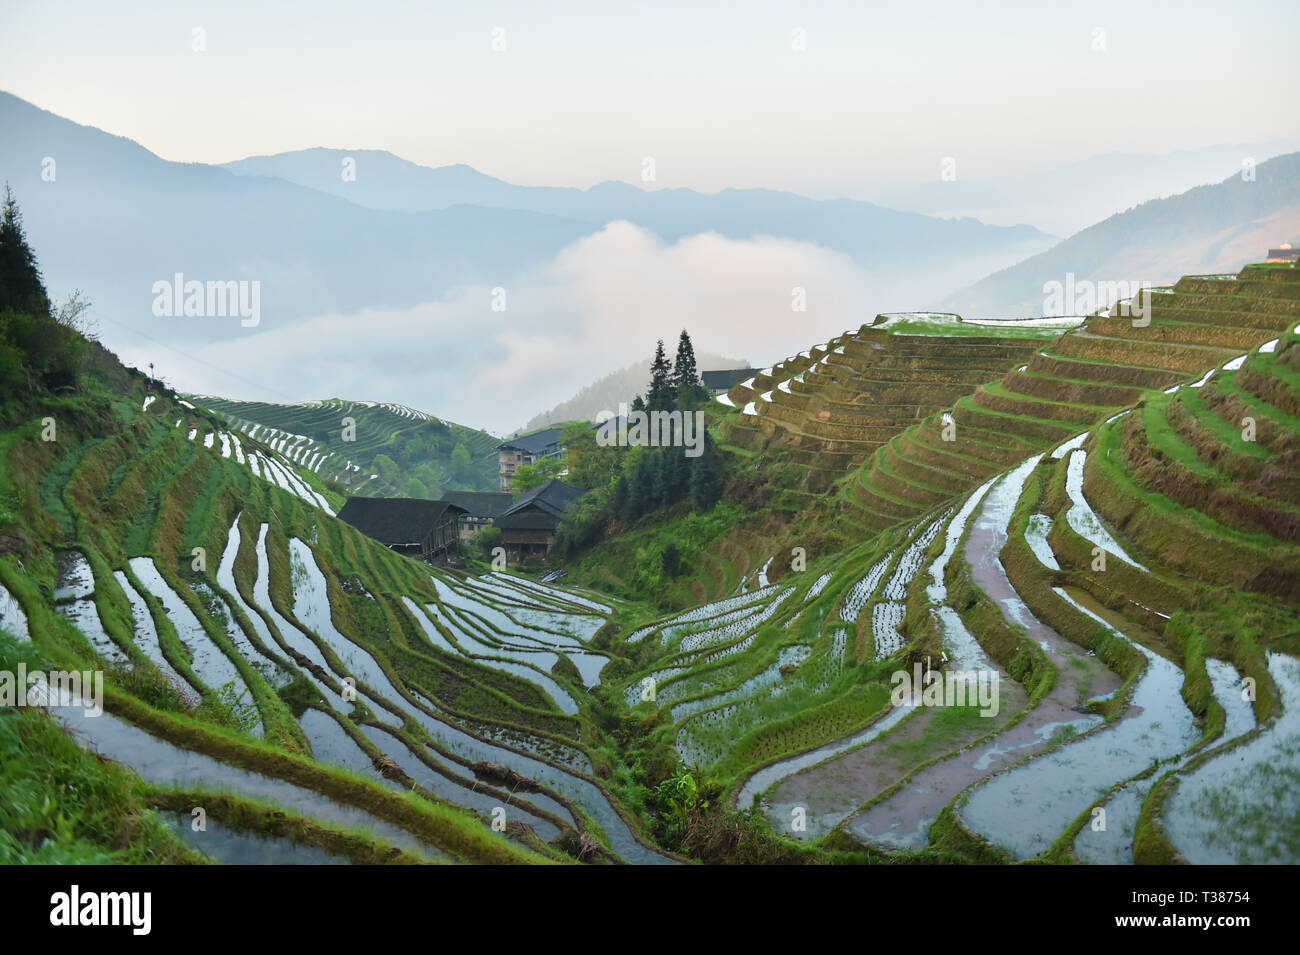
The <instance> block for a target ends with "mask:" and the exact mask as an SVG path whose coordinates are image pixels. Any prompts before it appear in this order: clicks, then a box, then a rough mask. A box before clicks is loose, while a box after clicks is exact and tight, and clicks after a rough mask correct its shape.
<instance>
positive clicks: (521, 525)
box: [492, 511, 560, 531]
mask: <svg viewBox="0 0 1300 955" xmlns="http://www.w3.org/2000/svg"><path fill="white" fill-rule="evenodd" d="M492 523H494V524H495V525H496V526H497V527H499V528H501V530H503V531H553V530H555V528H557V527H559V526H560V519H559V518H558V517H555V516H554V515H553V514H547V513H545V512H543V511H524V512H523V513H522V514H509V515H507V516H505V517H498V518H497V519H496V520H495V521H493V522H492Z"/></svg>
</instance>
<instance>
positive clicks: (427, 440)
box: [188, 395, 500, 498]
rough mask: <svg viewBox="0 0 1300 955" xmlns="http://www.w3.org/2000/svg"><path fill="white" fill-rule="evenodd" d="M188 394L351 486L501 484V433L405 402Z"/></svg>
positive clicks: (398, 491) (405, 488)
mask: <svg viewBox="0 0 1300 955" xmlns="http://www.w3.org/2000/svg"><path fill="white" fill-rule="evenodd" d="M188 397H189V399H190V400H192V401H194V402H196V403H198V404H201V405H203V406H205V407H207V408H210V409H212V410H213V411H216V412H218V413H219V414H221V415H224V416H225V417H226V418H227V420H228V421H229V422H230V424H231V426H232V427H233V428H234V429H235V430H236V431H238V432H239V433H240V434H243V435H248V436H250V437H254V438H256V439H258V440H260V441H263V442H265V443H266V444H268V445H270V446H271V447H273V448H275V449H276V450H277V451H279V452H280V453H281V454H283V455H284V456H285V457H286V458H288V459H289V460H290V461H292V462H293V463H294V464H296V465H298V466H299V467H300V468H304V469H306V470H309V471H311V472H313V473H314V474H317V475H319V476H320V477H321V478H322V479H324V480H325V481H329V482H335V483H337V484H338V485H339V488H340V489H341V490H346V491H347V492H348V493H353V492H357V493H361V494H365V495H367V496H370V497H394V496H396V497H430V498H437V497H438V496H439V494H441V492H442V491H444V490H468V491H495V490H497V489H498V487H499V479H498V476H497V454H496V446H497V444H499V443H500V442H499V441H498V440H497V439H496V438H494V437H492V435H490V434H488V433H487V432H485V431H476V430H475V429H473V428H467V427H465V426H464V425H459V424H453V423H452V422H449V421H441V420H439V419H438V418H434V417H433V416H431V415H428V414H426V413H425V412H423V411H417V410H415V409H414V408H408V407H406V406H405V405H398V404H390V403H386V402H376V401H345V400H342V399H340V398H331V399H327V400H324V401H306V402H301V403H299V404H294V405H281V404H267V403H265V402H259V401H233V400H231V399H228V398H221V397H217V396H215V395H189V396H188ZM412 480H414V481H416V482H418V484H414V485H413V484H412V483H411V482H412Z"/></svg>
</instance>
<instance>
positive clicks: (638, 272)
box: [110, 222, 874, 434]
mask: <svg viewBox="0 0 1300 955" xmlns="http://www.w3.org/2000/svg"><path fill="white" fill-rule="evenodd" d="M796 289H802V290H803V293H802V294H803V297H804V302H805V310H803V311H798V310H795V308H794V307H792V304H793V303H795V302H796V299H797V298H798V296H799V293H798V292H797V291H796ZM872 291H873V286H872V281H871V280H870V279H869V278H868V276H867V275H866V274H865V273H864V272H863V271H862V270H861V269H859V268H858V267H857V266H856V265H855V264H854V263H853V262H852V261H850V260H849V259H848V258H847V257H846V256H843V255H840V254H839V253H836V252H833V251H830V250H828V249H825V248H822V247H820V246H816V245H812V244H809V243H805V242H795V241H789V240H785V239H774V238H768V237H758V238H755V239H752V240H735V239H728V238H725V237H722V236H719V235H717V234H715V233H705V234H700V235H695V236H690V237H688V238H685V239H682V240H680V241H678V242H675V243H665V242H663V241H662V240H660V239H659V238H657V237H656V236H654V235H653V234H652V233H649V232H647V231H646V230H644V229H641V228H639V227H637V226H635V225H632V224H630V223H627V222H614V223H611V224H609V225H607V226H606V227H605V228H603V229H601V230H600V231H599V232H596V233H593V234H592V235H590V236H587V237H586V238H583V239H581V240H579V241H578V242H575V243H573V244H572V245H570V246H568V247H566V248H565V249H563V250H562V251H561V252H560V253H559V254H558V255H557V256H556V257H555V258H554V259H553V260H551V261H550V262H548V263H547V264H546V265H545V266H543V267H540V268H537V269H534V270H531V271H529V272H527V273H524V274H522V275H520V276H518V277H517V278H516V279H514V280H513V281H512V282H510V283H509V284H508V285H505V286H501V287H497V288H495V289H494V288H493V287H489V286H486V285H482V286H480V285H472V286H462V287H458V288H456V289H454V290H452V291H451V292H449V293H448V294H447V295H445V296H443V297H442V298H441V299H439V300H436V301H432V302H430V303H428V304H425V305H419V306H416V307H412V308H374V309H363V310H362V311H360V312H356V313H350V314H346V315H343V314H332V313H326V314H322V315H319V316H316V317H314V318H310V319H307V320H299V321H295V322H293V323H292V324H291V325H285V326H282V327H277V326H276V325H275V323H274V321H273V320H271V319H267V320H264V321H263V322H262V325H261V326H260V327H258V328H251V329H246V330H243V333H242V334H238V335H236V337H232V338H229V339H226V340H222V341H219V342H214V343H211V344H208V345H205V346H202V347H201V350H199V349H195V348H194V347H193V346H186V347H185V348H184V349H183V350H184V351H185V352H186V354H185V355H180V354H178V353H165V354H164V353H162V352H160V351H159V350H158V349H153V348H150V349H142V348H139V347H135V346H131V347H122V348H120V352H121V354H122V356H123V358H124V359H125V360H127V361H129V362H132V363H134V364H136V365H139V366H141V367H143V366H144V365H146V364H147V363H148V362H149V361H155V362H157V363H158V366H159V367H158V372H159V374H161V375H162V376H163V377H164V378H165V379H166V380H167V381H168V382H169V383H170V384H172V385H173V386H174V387H176V388H178V389H180V390H183V391H193V392H198V393H208V394H219V395H223V396H225V397H231V398H243V399H248V400H262V401H279V402H286V401H300V400H304V399H308V398H326V397H343V398H357V399H370V400H380V401H397V402H401V403H404V404H408V405H411V406H413V407H416V408H419V409H421V410H423V411H428V412H430V413H431V414H434V415H437V416H439V417H444V418H447V419H450V420H452V421H457V422H460V423H462V424H467V425H471V426H474V427H479V428H484V429H486V430H490V431H493V432H495V433H498V434H503V433H506V432H508V431H510V430H512V429H514V428H516V427H518V426H519V425H521V424H522V423H523V422H524V421H527V420H528V419H529V418H530V417H532V416H533V415H534V414H536V413H537V412H538V411H539V410H541V409H544V408H548V407H551V406H553V405H555V404H557V403H558V402H560V401H563V400H564V399H566V398H568V397H570V396H571V395H572V394H574V393H575V392H576V391H577V390H579V389H580V388H581V387H582V386H584V385H586V384H588V383H590V382H592V381H594V380H595V379H597V378H599V377H600V376H602V375H604V374H606V373H607V372H609V371H611V370H613V369H616V368H620V367H622V366H624V365H626V364H628V363H629V362H631V361H635V360H637V359H641V358H645V357H647V356H648V355H649V354H651V353H652V351H653V349H654V345H655V340H656V339H658V338H662V339H664V342H665V345H666V347H667V348H668V350H669V355H670V357H671V355H672V353H673V351H674V349H675V347H676V342H677V336H678V334H679V333H680V332H681V329H682V328H686V329H687V330H688V331H689V332H690V334H691V338H692V340H693V341H694V343H695V346H696V348H697V349H699V350H701V351H713V352H720V353H723V354H745V355H750V356H752V357H753V358H754V360H755V361H771V360H779V359H781V358H783V357H785V356H787V355H791V354H793V353H794V352H796V351H798V350H800V349H804V348H807V347H809V345H811V344H813V343H815V342H818V341H824V340H826V339H827V338H829V337H831V336H833V335H836V334H838V333H839V332H841V331H843V330H844V329H846V328H851V327H857V326H858V325H860V324H861V323H862V322H864V321H866V320H868V319H869V318H870V316H871V315H872V314H874V312H873V311H872V310H871V303H872V300H873V295H872ZM494 303H495V304H497V305H498V307H500V306H501V305H504V310H500V311H496V310H494V309H493V305H494ZM110 344H112V343H110ZM164 358H165V361H166V365H164V363H163V360H162V359H164Z"/></svg>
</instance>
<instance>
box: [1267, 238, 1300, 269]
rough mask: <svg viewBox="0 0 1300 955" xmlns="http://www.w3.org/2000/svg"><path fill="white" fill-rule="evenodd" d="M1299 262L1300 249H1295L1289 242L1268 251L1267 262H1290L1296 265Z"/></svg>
mask: <svg viewBox="0 0 1300 955" xmlns="http://www.w3.org/2000/svg"><path fill="white" fill-rule="evenodd" d="M1297 260H1300V249H1293V248H1291V244H1290V243H1289V242H1283V243H1282V245H1281V246H1280V247H1278V248H1276V249H1269V250H1268V259H1267V260H1266V261H1269V262H1290V263H1291V264H1292V265H1294V264H1295V263H1296V261H1297Z"/></svg>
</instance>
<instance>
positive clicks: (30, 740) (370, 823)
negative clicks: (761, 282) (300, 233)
mask: <svg viewBox="0 0 1300 955" xmlns="http://www.w3.org/2000/svg"><path fill="white" fill-rule="evenodd" d="M0 239H4V240H5V241H9V242H12V241H13V232H12V230H10V231H9V232H6V233H5V234H4V235H0ZM14 261H16V260H15V259H12V258H7V259H0V264H5V265H6V267H7V268H11V267H12V262H14ZM12 270H13V271H14V274H16V275H17V276H18V278H19V280H20V281H17V282H15V281H14V280H13V277H12V276H11V275H9V274H7V273H6V274H5V275H0V278H4V279H5V282H4V283H0V292H2V293H3V294H4V295H5V296H6V298H4V299H0V345H3V350H2V351H0V354H3V355H4V356H5V360H4V363H3V364H0V461H2V462H3V465H2V466H0V674H12V673H15V672H16V671H17V669H18V667H19V665H20V664H21V665H22V666H24V667H25V668H26V669H27V670H28V671H33V670H40V671H42V672H59V671H64V672H67V671H81V670H89V671H92V672H98V673H101V674H102V675H103V682H104V687H103V690H104V692H103V706H104V711H105V712H104V713H103V714H102V715H99V716H89V715H87V714H86V712H85V709H86V707H85V704H86V703H87V702H90V700H88V699H87V697H88V696H90V697H91V699H93V694H88V693H87V692H86V690H85V688H84V687H83V688H81V689H79V690H78V689H76V688H74V687H70V686H67V685H63V686H62V689H61V690H59V692H56V693H54V694H53V699H52V700H46V701H45V704H46V705H18V704H17V703H16V702H13V701H11V700H8V699H3V698H0V755H3V759H4V773H3V774H0V796H2V797H3V798H0V834H2V835H3V838H2V839H0V862H43V863H54V862H128V863H150V862H154V863H158V862H202V861H208V860H215V861H223V856H222V853H223V851H225V850H224V849H223V848H222V847H221V846H222V845H223V843H217V842H214V841H205V840H204V838H203V837H202V835H201V834H196V833H194V832H193V831H192V830H191V829H190V828H189V827H188V826H187V825H185V824H184V822H185V820H187V819H188V818H189V817H190V815H191V814H192V813H193V811H194V809H195V808H202V809H203V810H204V812H205V813H206V814H207V815H208V816H209V818H210V820H211V825H212V826H213V827H214V831H220V832H223V833H228V834H231V835H232V838H234V839H236V840H239V839H242V840H245V841H246V842H247V841H248V840H253V841H254V842H255V844H256V845H257V846H258V847H259V848H258V850H257V851H258V852H260V853H261V854H262V858H265V859H267V860H268V861H272V860H278V861H283V860H285V859H288V858H291V857H292V856H293V855H294V853H302V852H307V853H314V855H312V856H311V858H312V859H314V860H316V861H325V860H328V859H330V858H337V857H342V858H344V859H347V860H349V861H353V862H392V863H420V862H425V863H448V862H469V863H502V864H505V863H511V864H513V863H561V864H571V863H579V862H581V863H589V864H617V863H636V864H659V863H670V862H674V861H688V860H695V861H705V862H727V863H745V862H814V863H819V862H826V863H831V862H836V863H866V862H889V863H893V862H990V863H1002V862H1017V861H1029V860H1034V861H1044V862H1052V863H1073V862H1083V863H1094V864H1104V863H1123V862H1140V863H1141V862H1157V863H1165V862H1181V861H1187V862H1193V863H1213V862H1284V863H1292V864H1294V863H1296V862H1300V827H1298V825H1297V820H1300V802H1298V800H1300V795H1298V794H1300V761H1297V758H1296V753H1297V751H1300V750H1298V748H1300V723H1298V722H1297V719H1298V717H1297V714H1300V335H1298V334H1297V332H1300V275H1298V274H1297V272H1296V271H1295V270H1294V269H1293V268H1267V267H1251V268H1247V269H1244V270H1243V271H1242V272H1241V274H1240V275H1238V276H1232V277H1228V278H1211V277H1196V276H1188V277H1185V278H1183V279H1182V280H1181V281H1179V282H1178V283H1177V284H1176V285H1175V286H1173V287H1171V288H1170V289H1162V290H1156V291H1153V292H1152V293H1150V301H1149V304H1150V305H1151V321H1150V323H1149V324H1141V323H1139V324H1135V323H1134V322H1133V321H1132V320H1131V319H1130V318H1129V317H1127V316H1124V315H1121V314H1118V313H1117V314H1114V315H1112V314H1110V313H1109V312H1101V313H1098V314H1095V315H1090V316H1086V317H1083V318H1081V319H1080V320H1079V321H1077V322H1074V323H1070V327H1068V328H1067V329H1065V330H1062V328H1061V327H1051V326H1049V327H1042V326H1039V327H1037V328H1035V327H1034V326H1031V325H1020V326H1017V327H1015V328H1011V327H997V326H980V327H978V328H972V327H970V326H971V323H969V322H962V321H959V320H958V319H957V318H956V317H955V316H925V315H922V314H920V313H913V314H910V315H900V316H879V317H877V318H876V319H875V320H873V321H871V322H869V323H867V324H865V325H864V326H863V327H861V328H860V329H858V330H857V331H850V332H846V333H845V334H844V335H842V336H838V337H836V338H835V339H832V340H831V341H829V342H825V343H822V344H820V345H817V346H813V347H810V348H809V349H808V350H807V351H805V352H802V353H800V354H799V355H797V356H792V357H791V358H790V359H788V360H787V361H785V362H782V363H779V364H778V365H775V366H773V367H772V368H770V369H762V370H760V372H759V374H757V375H756V376H755V378H754V379H753V380H750V381H747V382H744V383H742V384H739V385H737V386H736V388H734V389H732V391H731V393H730V394H729V395H728V396H726V400H725V401H715V402H711V406H710V407H711V410H710V413H709V417H710V426H711V429H712V433H713V434H714V435H715V439H716V446H717V454H718V459H719V461H720V463H721V466H722V467H723V468H724V470H725V474H726V478H727V485H726V489H725V493H724V495H723V499H722V500H721V501H720V502H719V503H718V504H716V505H715V506H712V507H710V508H709V509H708V510H693V509H692V505H691V504H690V503H689V502H679V503H671V504H669V505H668V506H666V507H663V508H659V509H658V510H657V511H655V512H654V513H651V514H648V515H645V516H644V517H641V518H639V519H638V520H636V521H635V522H632V523H630V524H629V525H627V526H621V525H618V524H615V525H614V526H611V527H610V528H608V529H607V533H606V535H605V537H604V538H602V539H601V541H600V542H599V543H597V544H596V546H595V547H594V548H592V549H590V550H588V551H587V552H585V553H584V554H582V555H581V556H580V557H579V558H577V559H576V560H575V561H574V562H573V563H572V564H571V565H570V566H569V567H568V568H567V569H568V571H569V576H568V577H566V578H564V580H563V581H562V582H561V583H560V584H558V585H557V584H544V583H541V582H538V581H536V580H534V579H532V578H531V577H528V576H524V575H520V574H515V573H506V572H500V571H490V570H489V568H488V567H486V566H483V565H479V564H476V563H475V562H473V561H472V560H470V559H468V558H467V557H462V558H460V560H459V561H458V562H457V564H456V565H455V566H452V567H449V568H447V567H431V566H429V565H427V564H424V563H422V562H419V561H416V560H414V559H411V558H408V557H403V556H400V555H398V554H396V553H394V552H393V551H390V550H389V549H387V548H386V547H384V546H382V545H380V544H378V543H376V542H375V541H373V540H371V539H369V538H367V537H365V536H363V535H361V534H360V533H359V532H357V531H356V530H355V529H353V528H352V527H351V526H349V525H347V524H345V523H343V522H341V521H339V520H338V519H337V518H336V517H335V516H334V512H335V511H336V509H337V508H338V507H339V506H340V505H341V503H342V496H341V492H342V491H344V490H346V489H347V486H346V485H343V484H342V482H341V481H340V482H339V483H335V481H336V480H338V478H337V477H335V476H334V475H337V474H341V473H343V471H342V468H343V466H344V465H345V464H346V463H347V461H348V460H349V459H348V458H347V457H345V456H344V454H345V452H342V451H339V450H335V451H334V454H335V457H336V458H338V457H342V461H341V462H338V463H336V464H332V465H328V466H325V467H322V466H321V460H330V459H327V458H324V455H325V454H326V452H327V451H329V450H331V449H333V445H328V446H326V445H324V442H325V441H326V440H328V439H329V434H328V433H327V430H322V429H327V428H328V427H336V426H338V424H339V421H338V419H339V418H340V417H342V412H344V411H347V412H353V411H355V412H356V418H357V424H358V429H357V434H358V440H357V442H356V444H357V445H358V446H364V447H367V448H369V449H371V451H372V452H373V453H374V454H375V455H379V454H383V453H387V452H385V451H383V450H382V449H384V448H389V449H394V450H395V449H397V448H398V447H409V445H410V439H409V436H408V437H406V438H405V439H403V436H407V435H408V432H410V433H414V434H415V435H418V436H419V437H420V439H421V441H422V442H424V446H425V447H428V446H430V442H429V440H428V437H427V435H429V434H431V433H432V431H431V430H428V429H435V428H442V429H444V430H445V431H446V432H447V433H448V434H449V435H452V436H453V437H454V436H455V433H454V432H453V431H452V428H453V426H449V425H442V424H441V423H437V422H432V421H425V420H423V419H421V418H419V416H418V415H417V414H415V413H409V412H406V411H405V410H404V409H400V408H397V407H396V406H388V407H382V406H363V405H360V404H355V403H352V404H350V403H342V402H339V403H322V404H321V405H313V406H261V407H260V410H257V409H254V408H253V407H251V406H250V408H249V409H248V410H249V411H250V417H244V416H241V415H240V414H238V413H237V412H236V410H235V409H234V408H233V407H232V406H230V405H229V404H227V405H226V406H221V405H220V404H219V402H218V399H211V398H205V399H197V398H196V399H195V400H193V401H190V400H188V399H186V398H183V397H181V396H180V395H177V394H173V393H171V392H169V391H167V390H166V389H158V388H157V387H156V386H151V383H150V382H149V381H148V380H147V379H146V378H145V377H144V376H143V375H142V374H140V373H139V372H137V371H134V370H131V369H127V368H125V367H123V366H122V365H121V364H120V363H119V362H118V361H117V359H116V358H115V357H114V356H113V355H112V354H110V353H109V352H107V351H106V350H104V349H103V348H101V347H99V346H98V345H96V344H94V343H93V342H90V341H87V340H86V339H85V338H84V337H83V336H82V335H80V334H79V333H78V332H77V330H76V328H75V323H69V322H67V321H60V320H59V319H58V318H56V317H55V316H51V315H50V314H49V313H48V304H47V299H45V298H44V295H43V289H39V280H38V276H37V273H36V272H35V263H34V262H31V263H26V264H24V263H23V262H21V261H20V262H19V265H18V267H16V269H12ZM38 290H39V291H40V293H41V294H39V295H38V294H36V292H37V291H38ZM1139 304H1142V303H1139ZM275 408H280V409H281V411H280V412H279V413H281V414H283V415H284V416H285V417H283V418H281V419H277V420H279V424H274V425H273V424H272V423H271V422H270V421H260V420H259V421H256V423H257V425H258V426H257V427H253V426H252V425H251V424H248V422H252V421H254V420H255V419H254V418H253V417H251V414H252V413H253V412H254V411H255V410H256V411H257V413H260V414H263V415H265V416H269V415H270V414H271V413H272V411H271V410H270V409H275ZM363 408H364V409H365V410H362V409H363ZM367 411H369V412H370V413H369V414H367V413H366V412H367ZM295 415H297V417H295ZM396 419H400V421H397V420H396ZM363 420H364V421H365V427H364V428H363V427H362V426H361V425H362V422H363ZM403 422H405V424H403ZM241 424H243V425H245V426H244V427H241ZM272 427H275V428H279V429H281V430H280V431H271V430H270V429H271V428H272ZM291 429H298V430H291ZM312 429H316V430H314V431H313V430H312ZM281 432H288V433H291V434H295V435H301V436H302V437H303V439H305V440H309V441H317V442H320V444H318V445H307V444H306V443H305V442H304V441H296V442H295V440H294V439H293V438H291V437H286V434H285V433H281ZM313 434H314V435H315V437H313ZM385 435H387V437H385ZM462 437H464V435H462ZM484 437H486V436H484ZM440 447H446V444H445V443H444V444H443V445H440ZM318 456H319V457H318ZM358 457H360V455H358ZM373 460H374V458H372V461H373ZM394 460H396V459H394ZM353 463H354V464H355V463H356V462H353ZM581 466H582V463H581V461H579V462H578V467H577V468H575V470H580V469H581ZM335 467H338V468H339V470H338V471H334V470H332V468H335ZM363 470H364V468H363ZM376 480H377V479H376ZM670 544H671V545H672V548H673V553H674V554H675V566H674V572H673V573H672V574H668V573H667V565H666V564H665V563H664V557H665V554H666V553H667V552H668V550H669V545H670ZM651 571H653V573H651ZM651 581H653V582H654V583H653V586H652V584H651ZM659 608H671V609H659ZM921 676H923V677H924V678H923V680H922V683H921V684H920V685H918V686H917V687H916V688H915V690H916V692H915V695H913V694H912V693H910V692H903V691H900V690H899V686H900V678H901V679H902V680H903V684H902V685H903V687H904V688H906V686H907V682H906V681H908V680H911V679H913V678H914V677H921ZM931 681H934V685H937V686H939V687H940V688H941V690H943V692H938V696H937V697H936V696H935V695H934V691H933V690H932V689H931V690H926V689H925V687H926V686H929V685H930V684H931ZM56 689H57V686H56ZM958 689H960V693H958V692H957V691H958ZM945 693H946V695H945ZM34 702H37V703H41V702H42V701H40V700H36V701H34ZM95 753H97V754H99V755H100V756H102V757H104V759H102V760H101V759H96V758H95V757H94V755H92V754H95ZM1098 810H1100V811H1102V813H1103V814H1104V818H1105V820H1106V825H1105V826H1104V827H1102V828H1097V827H1096V826H1095V825H1092V824H1090V823H1091V822H1092V821H1093V820H1096V819H1097V818H1099V817H1098V812H1097V811H1098ZM1225 833H1227V834H1229V835H1227V836H1225V835H1224V834H1225ZM227 858H228V857H227Z"/></svg>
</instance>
